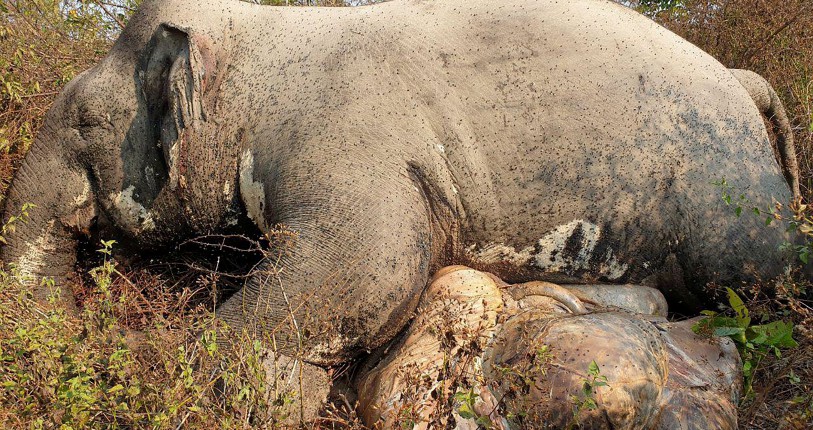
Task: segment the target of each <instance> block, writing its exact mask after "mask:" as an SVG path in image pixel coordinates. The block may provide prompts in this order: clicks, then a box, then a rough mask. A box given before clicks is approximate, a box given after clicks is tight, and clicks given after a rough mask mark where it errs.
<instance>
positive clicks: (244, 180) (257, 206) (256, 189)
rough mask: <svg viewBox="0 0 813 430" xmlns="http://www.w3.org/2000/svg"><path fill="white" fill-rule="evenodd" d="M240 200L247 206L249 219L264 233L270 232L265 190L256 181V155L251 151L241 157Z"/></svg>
mask: <svg viewBox="0 0 813 430" xmlns="http://www.w3.org/2000/svg"><path fill="white" fill-rule="evenodd" d="M240 198H241V199H242V200H243V204H244V205H245V206H246V212H247V213H248V217H249V218H251V220H252V221H254V224H256V225H257V227H259V228H260V230H262V231H268V226H267V225H266V224H265V215H264V213H263V209H264V208H265V188H264V187H263V184H262V183H261V182H255V181H254V155H253V154H252V153H251V151H249V150H245V151H243V153H242V154H241V155H240Z"/></svg>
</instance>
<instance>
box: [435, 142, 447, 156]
mask: <svg viewBox="0 0 813 430" xmlns="http://www.w3.org/2000/svg"><path fill="white" fill-rule="evenodd" d="M437 147H438V152H440V153H441V154H445V153H446V147H445V146H443V145H441V144H438V145H437Z"/></svg>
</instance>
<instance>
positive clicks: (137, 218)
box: [110, 185, 155, 231]
mask: <svg viewBox="0 0 813 430" xmlns="http://www.w3.org/2000/svg"><path fill="white" fill-rule="evenodd" d="M133 191H135V187H134V186H133V185H130V186H129V187H127V189H126V190H124V191H120V192H119V193H118V194H110V200H112V201H113V207H115V208H116V209H117V210H118V211H119V214H120V215H121V217H122V219H123V220H124V222H126V223H127V224H129V225H130V226H133V227H135V228H137V229H139V230H142V231H146V230H152V229H154V228H155V221H154V220H153V219H152V214H151V213H150V212H149V211H148V210H147V209H146V208H145V207H144V206H141V203H138V202H137V201H135V200H133ZM136 226H138V227H136Z"/></svg>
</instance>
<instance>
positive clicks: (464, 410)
mask: <svg viewBox="0 0 813 430" xmlns="http://www.w3.org/2000/svg"><path fill="white" fill-rule="evenodd" d="M478 397H480V396H479V395H478V394H477V393H475V392H474V390H473V389H469V390H466V391H458V392H457V393H455V394H454V400H455V401H456V402H457V404H458V407H457V414H458V415H460V417H461V418H464V419H473V420H474V422H475V423H477V425H478V426H479V427H481V428H485V429H490V428H493V427H494V424H493V423H492V422H491V420H490V419H489V418H488V416H487V415H480V414H478V413H477V411H476V410H475V408H474V404H475V403H476V402H477V398H478Z"/></svg>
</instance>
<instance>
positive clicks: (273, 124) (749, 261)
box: [2, 0, 791, 364]
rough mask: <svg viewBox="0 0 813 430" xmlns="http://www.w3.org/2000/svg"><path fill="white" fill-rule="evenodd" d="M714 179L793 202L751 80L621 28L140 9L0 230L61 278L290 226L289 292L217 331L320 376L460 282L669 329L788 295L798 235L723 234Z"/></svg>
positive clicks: (460, 5)
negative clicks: (589, 297)
mask: <svg viewBox="0 0 813 430" xmlns="http://www.w3.org/2000/svg"><path fill="white" fill-rule="evenodd" d="M722 177H725V178H726V180H727V181H728V183H729V184H731V186H732V187H733V188H734V190H735V191H734V192H737V193H743V194H745V195H746V196H748V198H750V199H751V200H752V201H754V202H755V203H756V204H757V205H759V206H760V207H769V206H770V205H771V203H772V201H773V199H775V200H777V201H780V202H786V201H788V200H789V199H790V197H791V192H790V190H789V188H788V185H787V184H786V182H785V180H784V179H783V176H782V173H781V172H780V168H779V167H778V165H777V164H776V162H775V161H774V157H773V155H772V152H771V147H770V144H769V141H768V136H767V133H766V131H765V129H764V126H763V124H762V120H761V117H760V112H759V110H758V109H757V107H756V106H755V104H754V102H753V101H752V100H751V98H750V97H749V94H748V92H747V91H746V90H745V89H744V88H743V86H742V85H740V83H739V82H738V81H737V79H736V78H735V77H734V76H733V75H732V74H731V73H730V72H729V71H728V70H727V69H726V68H724V67H723V66H722V65H721V64H719V63H718V62H716V61H715V60H714V59H712V58H711V57H710V56H708V55H706V54H705V53H703V52H702V51H700V50H699V49H697V48H696V47H694V46H693V45H691V44H689V43H688V42H686V41H684V40H682V39H680V38H678V37H677V36H675V35H674V34H672V33H670V32H668V31H667V30H665V29H663V28H661V27H659V26H657V25H656V24H654V23H653V22H651V21H650V20H648V19H646V18H645V17H642V16H640V15H638V14H636V13H635V12H633V11H630V10H628V9H625V8H623V7H621V6H618V5H616V4H613V3H610V2H606V1H594V0H577V1H568V2H562V1H552V0H539V1H527V0H509V1H501V2H500V3H499V5H498V6H495V4H494V3H493V2H485V1H466V2H459V1H447V0H437V1H393V2H391V3H385V4H380V5H375V6H370V7H361V8H346V9H345V8H329V9H319V8H291V9H287V8H271V7H260V6H255V5H250V4H246V3H241V2H238V1H210V0H194V1H193V0H170V1H146V2H145V4H144V5H143V6H142V7H141V9H140V10H139V12H138V13H137V14H136V16H134V17H133V19H132V21H131V22H130V24H129V25H128V27H127V28H126V29H125V31H124V32H123V34H122V35H121V37H120V38H119V40H118V41H117V42H116V44H115V46H114V47H113V49H112V50H111V52H110V53H109V55H108V56H107V57H106V58H105V59H104V60H102V61H101V62H100V63H99V64H98V65H97V66H95V67H94V68H92V69H91V70H89V71H87V72H86V73H84V74H82V75H81V76H79V77H77V78H76V79H74V81H73V82H71V84H70V85H69V86H68V87H67V88H66V89H65V90H64V92H63V93H62V95H61V96H60V97H59V98H58V100H57V101H56V102H55V104H54V106H53V108H52V109H51V110H50V111H49V113H48V114H47V117H46V119H45V123H44V126H43V128H42V131H41V132H40V135H39V136H38V139H37V141H36V142H35V143H34V144H33V146H32V148H31V151H30V153H29V154H28V156H27V157H26V159H25V162H24V164H23V166H22V168H21V169H20V171H19V173H18V174H17V177H16V178H15V180H14V183H13V185H12V187H11V190H10V193H9V196H8V200H7V204H6V214H7V216H8V214H10V213H13V212H15V211H16V210H17V208H19V207H20V206H21V205H22V204H23V203H25V202H31V203H34V204H36V205H37V208H36V209H35V210H32V211H31V219H30V222H29V223H28V224H24V225H22V224H21V225H19V227H18V229H17V230H16V232H14V233H13V234H10V235H8V237H7V239H8V241H9V243H10V245H9V246H6V247H4V248H3V250H2V259H3V261H6V262H17V263H18V264H19V267H20V271H21V272H22V273H23V274H28V275H33V276H44V275H49V276H58V277H59V276H62V275H64V274H65V273H68V272H70V271H71V269H72V267H73V265H74V263H75V259H76V256H75V249H76V243H77V239H78V238H79V237H80V236H81V235H82V234H84V232H86V231H88V230H89V229H92V228H94V226H95V225H97V224H99V223H101V224H105V225H110V226H112V227H113V228H114V229H115V231H116V234H117V235H118V236H117V237H119V238H125V239H126V241H127V242H130V243H133V244H136V245H139V246H141V247H143V248H144V249H146V250H150V249H152V248H153V247H155V246H156V245H160V244H168V243H176V242H177V241H178V240H180V239H182V238H184V237H190V236H194V235H198V234H201V233H208V232H216V231H219V230H221V229H223V228H225V227H226V226H229V225H230V224H233V223H234V222H235V220H236V219H237V218H239V216H241V214H246V215H248V217H249V218H250V219H252V220H253V221H254V222H255V223H256V225H257V226H258V227H259V228H260V229H261V230H262V231H265V232H267V231H269V230H270V228H271V226H274V225H275V224H277V223H282V224H285V225H287V226H288V227H289V228H290V229H292V230H294V231H296V232H297V233H298V238H297V240H296V242H295V244H294V245H293V246H292V247H291V249H289V250H288V252H287V253H286V254H285V255H284V256H283V257H282V259H281V260H280V261H279V267H281V268H282V272H281V273H280V274H279V276H278V277H261V276H257V277H255V278H254V279H251V280H250V281H249V282H248V284H247V285H246V286H245V287H244V288H243V289H242V290H241V291H240V292H238V293H237V294H235V295H234V296H233V297H231V298H230V299H229V300H227V301H226V302H225V303H223V304H222V305H221V306H220V308H219V309H218V314H219V316H220V318H222V319H223V320H225V321H227V322H228V323H230V324H232V325H233V326H236V327H237V328H240V327H248V328H255V326H259V327H261V328H273V327H278V326H284V327H286V328H287V327H295V328H296V329H298V330H299V336H286V335H285V334H284V333H278V334H277V336H278V337H277V340H278V342H279V343H280V344H283V343H284V341H285V339H286V337H287V338H289V339H294V338H296V339H297V340H298V339H300V338H301V340H302V341H303V342H304V345H305V349H306V352H307V357H308V359H309V360H310V361H311V362H313V363H317V364H331V363H337V362H340V361H343V360H346V359H348V358H350V357H352V356H354V355H355V354H357V353H358V352H359V351H361V350H365V349H372V348H375V347H377V346H379V345H381V344H382V343H383V342H385V341H386V340H388V339H390V338H391V337H392V336H393V335H394V334H395V333H396V332H397V331H398V330H399V329H401V328H402V327H403V326H404V324H405V323H406V322H407V320H408V319H409V318H410V315H411V313H412V311H413V309H414V308H415V305H416V303H417V300H418V298H419V296H420V293H421V291H422V289H423V288H424V287H425V285H426V283H427V279H428V277H429V275H430V274H431V273H432V272H433V271H434V270H436V269H437V268H439V267H442V266H443V265H446V264H449V263H451V262H456V261H460V262H467V263H468V264H470V265H472V266H474V267H477V268H479V269H483V270H488V271H490V272H493V273H495V274H497V275H498V276H500V277H502V278H503V279H506V280H507V281H509V282H517V281H522V280H528V279H547V280H551V281H558V282H566V283H596V282H598V283H643V284H646V285H652V286H655V287H657V288H659V289H661V290H662V291H663V292H664V294H665V295H666V297H667V299H669V300H670V303H671V304H672V306H676V305H677V306H679V304H680V303H683V304H684V305H692V304H696V303H697V301H698V299H699V298H702V287H703V286H704V284H705V283H706V282H707V281H710V280H713V279H714V280H718V281H723V282H727V281H733V280H735V279H737V278H748V277H749V276H751V275H752V274H759V275H762V276H771V275H775V274H777V273H778V272H779V271H780V270H781V268H782V266H783V261H782V260H781V258H780V256H779V254H778V253H777V246H778V245H779V244H780V243H782V242H784V241H785V240H787V237H786V234H785V233H784V231H783V229H782V228H781V227H779V226H772V227H765V226H763V220H762V219H756V218H755V217H749V216H743V217H741V218H739V219H737V218H735V217H734V216H733V215H731V213H732V210H731V208H727V207H725V206H724V204H723V203H722V201H721V199H720V190H719V189H718V188H717V187H715V186H714V185H712V184H711V183H712V181H719V180H720V179H721V178H722ZM108 237H110V236H108ZM275 264H276V261H266V262H264V263H263V267H265V268H270V267H271V266H274V265H275ZM37 294H38V295H40V296H41V295H43V294H44V293H43V292H42V291H39V292H38V293H37ZM65 299H66V301H68V300H70V298H69V297H65ZM291 313H293V314H294V315H295V320H296V324H295V325H294V324H293V323H292V321H291V318H289V316H290V315H291Z"/></svg>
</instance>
